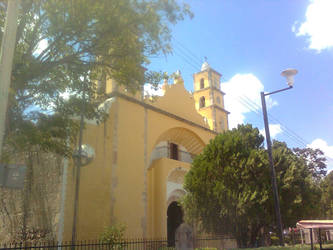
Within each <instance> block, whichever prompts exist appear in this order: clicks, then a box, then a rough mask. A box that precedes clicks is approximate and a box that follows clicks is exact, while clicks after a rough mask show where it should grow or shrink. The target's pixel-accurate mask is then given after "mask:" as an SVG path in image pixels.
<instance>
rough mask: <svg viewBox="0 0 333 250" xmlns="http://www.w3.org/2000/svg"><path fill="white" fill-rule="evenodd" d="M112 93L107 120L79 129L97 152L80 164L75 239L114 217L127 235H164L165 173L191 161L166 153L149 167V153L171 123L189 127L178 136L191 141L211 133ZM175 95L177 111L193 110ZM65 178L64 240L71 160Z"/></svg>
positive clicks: (93, 234)
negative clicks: (169, 155) (160, 159)
mask: <svg viewBox="0 0 333 250" xmlns="http://www.w3.org/2000/svg"><path fill="white" fill-rule="evenodd" d="M175 97H177V95H175ZM114 98H117V101H116V102H113V103H112V105H111V109H110V115H109V119H108V120H107V122H106V125H104V124H101V125H98V126H97V125H92V124H87V128H86V130H85V132H84V137H83V143H87V144H89V145H90V146H92V147H93V148H94V149H95V154H96V156H95V159H94V160H93V161H92V163H90V164H89V165H88V166H85V167H83V168H81V185H80V197H79V209H78V225H77V230H78V236H77V239H79V240H80V239H85V240H87V239H97V238H98V237H99V235H100V234H101V232H103V230H104V228H105V227H106V226H110V225H111V224H114V223H122V224H124V225H126V227H127V230H126V235H125V236H126V237H131V238H132V237H148V238H151V237H166V209H167V202H166V200H167V197H166V183H167V176H168V174H169V172H170V171H171V170H172V169H173V168H176V167H179V166H183V165H184V166H187V167H189V166H190V164H189V163H185V162H181V161H175V160H171V159H165V161H160V163H159V164H157V165H155V167H154V168H153V170H151V171H150V170H148V169H150V167H151V166H149V165H148V164H149V159H150V156H151V153H152V151H153V149H154V147H155V146H156V145H157V144H158V143H159V142H160V141H168V138H167V137H166V138H165V137H164V139H163V140H162V139H161V135H163V134H167V131H169V130H170V129H174V128H180V129H186V130H188V131H190V132H188V133H187V134H186V135H185V136H184V135H183V138H181V140H187V141H189V142H191V143H192V141H193V136H194V137H195V140H194V142H195V141H196V143H198V141H199V142H200V143H199V144H200V145H199V147H202V148H203V146H204V145H205V144H207V143H209V140H210V139H212V138H213V137H214V136H215V133H213V132H212V131H210V130H208V129H207V128H203V127H202V125H199V126H198V125H196V124H195V123H193V122H191V121H188V122H186V121H184V120H182V119H181V118H182V117H180V119H176V118H175V117H172V116H169V115H167V114H165V113H163V112H162V113H161V112H158V111H156V110H152V109H151V108H149V107H148V106H145V105H143V104H139V103H136V102H134V101H130V100H127V99H126V98H123V97H114ZM174 99H175V100H173V99H172V98H171V99H170V100H169V101H170V102H175V103H178V104H179V109H180V111H181V112H188V113H189V115H190V116H191V114H192V112H193V116H194V115H198V113H197V112H196V110H195V109H193V110H192V109H189V106H187V105H182V100H181V99H180V98H174ZM175 103H174V104H175ZM181 109H184V110H181ZM166 111H167V110H166ZM191 133H192V134H193V135H192V134H191ZM180 135H182V133H180ZM171 141H172V140H171ZM191 143H190V144H191ZM179 145H182V143H179ZM186 149H187V150H189V149H188V148H186ZM163 159H164V158H163ZM157 161H159V160H157ZM154 164H156V163H154ZM67 179H68V184H67V195H66V212H65V230H64V240H70V239H71V231H72V222H73V220H72V218H73V203H74V173H73V166H71V167H70V168H69V171H68V178H67Z"/></svg>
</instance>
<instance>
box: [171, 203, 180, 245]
mask: <svg viewBox="0 0 333 250" xmlns="http://www.w3.org/2000/svg"><path fill="white" fill-rule="evenodd" d="M182 222H183V211H182V208H181V206H180V205H179V204H178V202H176V201H173V202H171V204H170V205H169V206H168V210H167V236H168V247H174V246H175V236H176V235H175V234H176V229H177V228H178V227H179V226H180V224H182Z"/></svg>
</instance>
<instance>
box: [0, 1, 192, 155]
mask: <svg viewBox="0 0 333 250" xmlns="http://www.w3.org/2000/svg"><path fill="white" fill-rule="evenodd" d="M5 11H6V4H5V3H1V5H0V25H1V29H0V40H2V36H3V33H2V32H3V29H2V28H3V25H4V19H5ZM188 14H189V15H191V13H190V11H189V8H188V6H187V5H186V4H184V5H180V4H178V3H177V2H176V1H175V0H122V1H119V0H99V1H95V0H71V1H65V0H63V1H60V0H54V1H49V0H25V1H20V7H19V20H18V31H17V39H16V49H15V55H14V64H13V71H12V79H11V89H10V96H9V105H8V110H7V126H6V138H5V143H6V147H5V148H6V149H7V155H10V153H12V152H24V151H25V150H26V149H32V148H35V149H36V150H44V151H52V152H57V153H62V154H69V153H70V152H69V151H68V150H70V148H68V147H66V143H65V142H64V138H67V137H68V135H75V131H76V129H77V127H76V126H75V124H74V123H73V122H72V121H71V120H70V117H73V116H75V115H78V113H79V112H80V107H81V101H80V99H81V98H80V97H82V94H81V93H82V88H83V86H82V85H83V83H85V84H86V86H85V88H86V89H85V91H86V94H87V100H88V105H87V108H86V111H87V112H86V117H88V118H91V117H94V118H97V119H102V117H104V116H103V114H101V112H96V107H97V105H98V103H99V101H98V100H99V99H98V98H97V100H96V97H100V98H101V99H103V98H104V96H101V95H98V94H99V93H98V91H97V88H96V84H93V83H96V82H98V81H105V79H106V78H112V79H115V80H116V81H117V82H118V83H119V84H123V85H126V87H127V88H128V89H130V90H132V91H135V90H138V89H140V88H141V86H142V85H143V84H144V83H146V82H151V83H156V82H157V81H158V80H159V79H160V74H158V73H157V72H151V71H149V70H145V69H144V67H145V68H147V67H148V65H149V58H150V57H152V56H156V55H158V54H160V53H165V54H167V53H169V52H171V47H170V38H171V29H170V25H173V24H175V23H177V21H179V20H182V19H183V18H184V17H185V16H186V15H188ZM83 76H84V77H85V78H84V81H83V80H82V77H83ZM66 91H67V92H69V93H72V96H71V98H70V99H69V100H64V98H62V94H63V93H64V92H66ZM92 100H96V101H92ZM55 113H56V115H53V114H55ZM40 128H43V129H40ZM64 130H66V131H64ZM71 139H73V138H71ZM60 141H61V142H60ZM59 143H61V147H59Z"/></svg>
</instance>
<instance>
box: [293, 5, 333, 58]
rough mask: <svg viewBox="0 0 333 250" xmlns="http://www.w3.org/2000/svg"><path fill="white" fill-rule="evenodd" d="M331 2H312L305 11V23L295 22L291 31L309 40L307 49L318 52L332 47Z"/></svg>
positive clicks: (332, 21) (332, 16) (332, 17)
mask: <svg viewBox="0 0 333 250" xmlns="http://www.w3.org/2000/svg"><path fill="white" fill-rule="evenodd" d="M332 13H333V1H332V0H312V1H311V3H310V4H309V6H308V8H307V10H306V14H305V15H306V21H305V22H304V23H302V24H299V22H295V24H294V25H293V27H292V31H293V32H294V33H296V35H297V36H306V37H308V38H309V48H310V49H315V50H317V51H318V52H320V51H321V50H323V49H328V48H330V47H333V30H332V24H333V15H332Z"/></svg>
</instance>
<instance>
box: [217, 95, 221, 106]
mask: <svg viewBox="0 0 333 250" xmlns="http://www.w3.org/2000/svg"><path fill="white" fill-rule="evenodd" d="M216 102H217V103H218V104H221V99H220V97H219V96H218V97H216Z"/></svg>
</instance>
